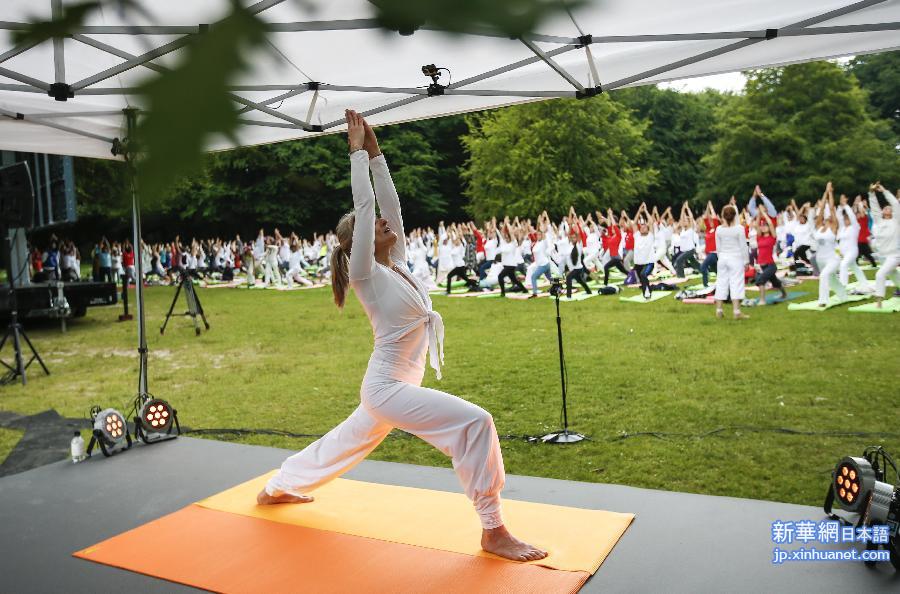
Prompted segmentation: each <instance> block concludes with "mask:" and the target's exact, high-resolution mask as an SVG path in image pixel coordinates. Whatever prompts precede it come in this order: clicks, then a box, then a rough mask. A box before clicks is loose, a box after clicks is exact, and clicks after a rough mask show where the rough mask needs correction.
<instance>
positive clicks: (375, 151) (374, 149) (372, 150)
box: [363, 120, 381, 159]
mask: <svg viewBox="0 0 900 594" xmlns="http://www.w3.org/2000/svg"><path fill="white" fill-rule="evenodd" d="M363 127H364V128H365V129H366V139H365V141H363V148H364V149H365V150H366V152H367V153H369V158H370V159H374V158H375V157H377V156H378V155H380V154H381V149H380V148H379V147H378V138H376V137H375V130H373V129H372V126H370V125H369V122H367V121H366V120H363Z"/></svg>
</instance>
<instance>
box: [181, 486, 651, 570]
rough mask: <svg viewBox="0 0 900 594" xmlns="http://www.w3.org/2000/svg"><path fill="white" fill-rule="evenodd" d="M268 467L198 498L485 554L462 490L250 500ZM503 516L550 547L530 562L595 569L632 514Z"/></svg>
mask: <svg viewBox="0 0 900 594" xmlns="http://www.w3.org/2000/svg"><path fill="white" fill-rule="evenodd" d="M272 472H274V471H272ZM271 474H272V473H268V474H265V475H263V476H260V477H257V478H255V479H251V480H249V481H247V482H245V483H241V484H239V485H237V486H235V487H232V488H230V489H227V490H225V491H222V492H221V493H218V494H216V495H213V496H212V497H208V498H206V499H204V500H202V501H199V502H197V505H201V506H203V507H206V508H209V509H215V510H217V511H224V512H230V513H233V514H240V515H244V516H250V517H254V518H260V519H263V520H271V521H273V522H281V523H284V524H294V525H297V526H304V527H306V528H316V529H319V530H329V531H332V532H341V533H343V534H349V535H352V536H362V537H365V538H374V539H378V540H385V541H389V542H394V543H400V544H408V545H414V546H419V547H427V548H431V549H438V550H442V551H448V552H453V553H465V554H468V555H475V556H479V557H484V556H490V554H489V553H486V552H484V551H482V550H481V547H480V545H479V543H480V542H481V524H479V522H478V516H477V515H476V514H475V510H474V509H473V507H472V502H471V501H469V500H468V499H467V498H466V496H465V495H463V494H462V493H448V492H445V491H434V490H431V489H417V488H414V487H400V486H397V485H382V484H378V483H369V482H364V481H354V480H348V479H340V478H339V479H335V480H333V481H331V482H330V483H328V484H326V485H324V486H322V487H319V488H318V489H316V490H315V491H313V492H312V495H314V496H315V498H316V500H315V501H314V502H313V503H303V504H290V505H262V506H260V505H256V494H257V493H259V491H260V489H262V488H263V485H265V483H266V481H267V480H268V478H269V476H270V475H271ZM503 519H504V521H505V523H506V525H507V527H508V528H509V530H510V531H511V532H512V533H513V534H515V535H516V536H517V537H519V538H520V539H522V540H524V541H525V542H529V543H531V544H533V545H535V546H539V547H541V548H542V549H544V550H546V551H547V552H548V553H550V554H549V556H548V557H547V558H545V559H541V560H540V561H531V562H529V563H531V564H535V565H544V566H547V567H552V568H554V569H562V570H566V571H587V572H589V573H594V572H595V571H597V568H598V567H600V564H601V563H603V560H604V559H606V556H607V555H608V554H609V553H610V551H612V549H613V547H614V546H615V545H616V543H617V542H618V541H619V539H620V538H621V537H622V534H623V533H624V532H625V530H627V529H628V526H629V524H631V522H632V520H633V519H634V514H624V513H618V512H611V511H605V510H599V509H582V508H576V507H564V506H561V505H549V504H545V503H532V502H529V501H517V500H515V499H509V498H504V499H503Z"/></svg>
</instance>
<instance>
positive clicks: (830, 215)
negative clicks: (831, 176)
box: [813, 182, 847, 308]
mask: <svg viewBox="0 0 900 594" xmlns="http://www.w3.org/2000/svg"><path fill="white" fill-rule="evenodd" d="M815 221H816V224H815V231H814V232H813V239H814V240H815V241H816V266H817V267H818V269H819V302H818V303H819V307H823V308H824V307H828V299H829V298H830V295H831V291H832V290H834V292H835V294H836V295H837V299H838V301H841V302H843V301H846V300H847V288H846V287H845V286H844V285H843V284H841V281H840V279H839V278H838V269H839V268H840V266H841V259H840V258H839V257H838V255H837V233H838V219H837V211H836V210H835V207H834V189H833V187H832V185H831V182H828V185H827V186H825V193H824V194H822V199H821V200H820V201H819V203H818V205H817V206H816V218H815Z"/></svg>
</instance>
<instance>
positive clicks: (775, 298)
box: [754, 291, 807, 305]
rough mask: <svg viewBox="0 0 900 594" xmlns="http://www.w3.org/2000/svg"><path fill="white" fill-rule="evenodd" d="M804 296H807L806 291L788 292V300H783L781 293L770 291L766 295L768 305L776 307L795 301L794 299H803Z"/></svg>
mask: <svg viewBox="0 0 900 594" xmlns="http://www.w3.org/2000/svg"><path fill="white" fill-rule="evenodd" d="M773 293H774V294H773ZM804 295H807V292H806V291H788V296H787V298H785V299H782V298H781V293H779V292H778V291H769V292H767V293H766V305H774V304H775V303H782V302H784V301H793V300H794V299H797V298H798V297H803V296H804ZM754 301H758V300H754Z"/></svg>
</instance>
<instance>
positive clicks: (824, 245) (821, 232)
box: [813, 226, 837, 257]
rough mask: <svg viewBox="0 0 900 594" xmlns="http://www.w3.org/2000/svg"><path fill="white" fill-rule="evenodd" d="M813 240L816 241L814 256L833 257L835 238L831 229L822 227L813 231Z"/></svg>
mask: <svg viewBox="0 0 900 594" xmlns="http://www.w3.org/2000/svg"><path fill="white" fill-rule="evenodd" d="M813 239H814V240H815V241H816V254H821V255H822V256H823V257H824V256H833V255H834V250H835V248H836V247H837V236H836V235H835V234H834V231H832V230H831V227H827V226H823V227H820V228H819V229H816V230H815V231H813Z"/></svg>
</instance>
